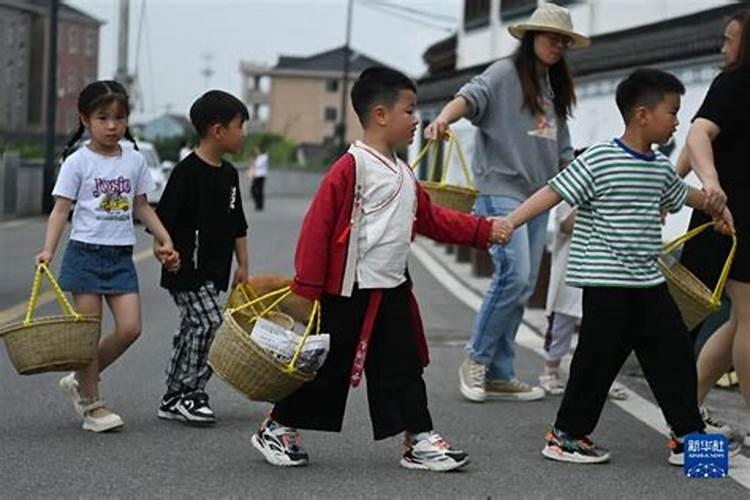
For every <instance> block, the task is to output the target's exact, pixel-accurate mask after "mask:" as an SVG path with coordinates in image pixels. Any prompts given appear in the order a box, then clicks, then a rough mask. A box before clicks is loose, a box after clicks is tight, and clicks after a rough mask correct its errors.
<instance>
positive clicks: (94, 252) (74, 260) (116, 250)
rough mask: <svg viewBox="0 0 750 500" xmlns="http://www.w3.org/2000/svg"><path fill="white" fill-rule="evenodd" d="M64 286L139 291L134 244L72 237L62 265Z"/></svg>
mask: <svg viewBox="0 0 750 500" xmlns="http://www.w3.org/2000/svg"><path fill="white" fill-rule="evenodd" d="M59 280H60V287H61V288H62V289H63V290H65V291H66V292H71V293H74V294H82V293H90V294H96V295H123V294H126V293H138V275H137V274H136V272H135V265H133V247H132V246H112V245H94V244H91V243H83V242H81V241H76V240H70V241H69V242H68V246H67V248H66V249H65V255H64V256H63V260H62V264H61V266H60V277H59Z"/></svg>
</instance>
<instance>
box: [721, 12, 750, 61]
mask: <svg viewBox="0 0 750 500" xmlns="http://www.w3.org/2000/svg"><path fill="white" fill-rule="evenodd" d="M732 21H735V22H737V23H739V25H740V29H741V30H742V33H741V35H740V43H739V51H738V52H737V60H736V61H733V62H732V63H730V64H728V65H727V67H726V68H724V69H725V70H727V71H734V70H738V69H741V68H750V9H744V10H740V11H738V12H735V13H734V14H733V15H732V16H731V17H730V18H729V21H728V22H727V24H729V23H731V22H732Z"/></svg>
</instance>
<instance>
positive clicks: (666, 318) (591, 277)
mask: <svg viewBox="0 0 750 500" xmlns="http://www.w3.org/2000/svg"><path fill="white" fill-rule="evenodd" d="M684 92H685V87H684V86H683V85H682V83H681V82H680V81H679V80H678V79H677V78H676V77H675V76H673V75H671V74H669V73H665V72H663V71H659V70H655V69H639V70H636V71H635V72H633V73H632V74H631V75H630V76H628V77H627V78H626V79H625V80H623V81H622V82H621V83H620V84H619V85H618V86H617V94H616V100H617V107H618V108H619V110H620V113H621V114H622V117H623V120H624V121H625V125H626V126H625V132H624V133H623V135H622V136H621V137H620V138H619V139H613V140H610V141H606V142H602V143H599V144H596V145H594V146H592V147H591V148H589V149H588V150H587V151H586V152H585V153H583V154H582V155H580V156H579V157H578V158H577V159H576V160H574V161H573V162H572V163H571V164H570V165H569V166H568V167H567V168H565V169H564V170H563V171H561V172H560V173H559V174H558V175H557V176H556V177H554V178H553V179H552V180H550V182H549V184H548V185H547V186H545V187H543V188H542V189H540V190H539V191H537V192H536V193H535V194H534V195H533V196H531V197H530V198H529V199H528V200H527V201H526V202H525V203H524V204H522V205H521V206H520V207H519V208H518V209H517V210H515V211H514V212H512V213H511V214H510V215H508V217H507V219H506V220H505V221H506V223H507V224H508V228H507V229H508V230H511V229H512V228H515V227H518V226H520V225H522V224H524V223H526V221H528V220H530V219H532V218H533V217H535V216H536V215H538V214H539V213H541V212H543V211H545V210H548V209H549V208H551V207H553V206H555V205H557V204H558V203H559V202H560V201H561V200H565V201H566V202H568V203H569V204H571V205H573V206H577V207H578V216H577V219H576V222H575V228H574V230H573V240H572V243H571V249H570V259H569V261H568V270H567V280H566V282H567V283H568V284H569V285H571V286H575V287H580V288H582V289H583V319H582V323H581V330H580V336H579V341H578V347H577V349H576V352H575V355H574V357H573V362H572V364H571V367H570V378H569V380H568V385H567V387H566V390H565V396H564V397H563V401H562V403H561V405H560V409H559V410H558V413H557V420H556V422H555V425H554V427H553V428H552V429H551V430H550V431H549V432H548V433H547V434H546V436H545V439H546V446H545V447H544V449H543V450H542V454H543V455H544V456H545V457H547V458H550V459H553V460H559V461H564V462H575V463H598V462H605V461H607V460H609V452H608V451H607V450H605V449H604V448H601V447H599V446H596V445H595V444H594V443H593V442H592V441H591V440H590V439H589V438H588V434H590V433H591V432H592V431H593V430H594V427H595V426H596V423H597V421H598V420H599V416H600V414H601V411H602V407H603V405H604V402H605V401H606V399H607V391H608V390H609V387H610V385H611V384H612V382H613V381H614V379H615V377H616V376H617V373H618V372H619V370H620V368H621V367H622V364H623V363H624V362H625V359H626V358H627V357H628V355H629V354H630V353H631V352H632V351H635V353H636V356H637V357H638V361H639V362H640V364H641V366H642V367H643V371H644V373H645V375H646V380H647V381H648V383H649V386H650V387H651V390H652V391H653V393H654V396H655V397H656V400H657V402H658V403H659V406H660V407H661V409H662V412H663V413H664V417H665V418H666V420H667V423H668V424H669V425H670V427H671V429H672V432H673V435H672V440H671V441H670V447H671V449H672V451H671V454H670V456H669V463H671V464H674V465H681V464H682V463H683V462H684V456H683V453H682V441H681V439H682V437H683V436H685V435H686V434H689V433H691V432H702V431H703V428H704V424H703V420H702V419H701V415H700V412H699V411H698V403H697V400H696V369H695V360H694V359H693V353H692V348H691V346H690V344H689V338H688V335H687V331H686V327H685V325H684V323H683V322H682V319H681V317H680V313H679V311H678V309H677V306H676V305H675V303H674V301H673V300H672V298H671V297H670V295H669V292H668V290H667V287H666V285H665V283H664V277H663V276H662V275H661V273H660V272H659V270H658V268H657V264H656V261H657V256H658V254H659V252H660V251H661V248H662V237H661V213H662V212H663V211H669V212H677V211H678V210H680V208H682V206H683V205H685V204H687V205H689V206H691V207H693V208H698V209H703V207H704V196H703V193H702V192H701V191H699V190H696V189H693V188H691V187H689V186H687V185H686V184H685V183H684V182H683V181H682V180H681V179H680V178H679V177H678V176H677V174H676V173H675V170H674V168H673V167H672V165H671V163H670V162H669V160H668V159H667V158H666V157H665V156H664V155H662V154H661V153H659V152H657V151H654V150H653V149H652V146H653V145H654V144H663V143H665V142H667V141H668V140H669V138H670V137H671V136H672V134H673V133H674V131H675V129H676V128H677V124H678V121H677V111H678V110H679V107H680V96H681V95H682V94H684ZM713 215H714V218H715V219H717V221H718V222H719V224H718V226H721V230H722V231H725V232H731V231H733V230H734V229H733V224H732V218H731V215H730V214H729V212H728V211H725V212H724V213H721V214H713Z"/></svg>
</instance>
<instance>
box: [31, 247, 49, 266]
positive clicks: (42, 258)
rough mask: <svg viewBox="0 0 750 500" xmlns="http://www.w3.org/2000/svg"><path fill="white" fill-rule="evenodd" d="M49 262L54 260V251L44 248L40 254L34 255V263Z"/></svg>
mask: <svg viewBox="0 0 750 500" xmlns="http://www.w3.org/2000/svg"><path fill="white" fill-rule="evenodd" d="M42 262H43V263H45V264H49V263H50V262H52V252H50V251H49V250H42V251H41V252H39V253H38V254H36V257H34V263H35V264H36V265H37V266H38V265H39V264H41V263H42Z"/></svg>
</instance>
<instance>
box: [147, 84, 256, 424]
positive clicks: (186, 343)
mask: <svg viewBox="0 0 750 500" xmlns="http://www.w3.org/2000/svg"><path fill="white" fill-rule="evenodd" d="M247 119H248V112H247V108H246V107H245V105H244V104H242V102H241V101H240V100H239V99H237V98H236V97H234V96H232V95H230V94H227V93H226V92H222V91H220V90H212V91H209V92H206V93H205V94H203V95H202V96H201V97H200V98H198V100H196V101H195V102H194V103H193V106H192V107H191V108H190V121H191V122H192V123H193V126H194V127H195V130H196V132H197V133H198V137H199V142H198V147H196V148H195V151H193V152H192V153H191V154H189V155H188V156H187V157H186V158H185V159H183V160H182V161H181V162H179V163H178V164H177V165H175V167H174V170H173V171H172V174H171V175H170V176H169V181H167V186H166V188H165V189H164V193H163V194H162V196H161V200H159V205H158V207H157V208H156V213H158V214H159V217H161V219H162V220H163V221H164V225H165V226H166V227H167V228H168V229H169V230H170V231H171V233H172V235H173V237H174V242H175V247H176V248H177V249H178V251H179V252H180V255H182V256H183V265H182V267H181V268H180V270H179V271H178V272H177V273H169V272H167V270H164V271H162V275H161V286H162V287H164V288H166V289H167V290H168V291H169V293H170V295H171V296H172V299H173V300H174V302H175V304H176V305H177V308H178V309H179V311H180V324H179V328H178V330H177V332H176V333H175V336H174V339H173V340H172V356H171V359H170V362H169V367H168V369H167V380H166V385H167V392H166V394H164V397H163V398H162V401H161V404H160V405H159V410H158V415H159V418H163V419H166V420H178V421H181V422H184V423H186V424H190V425H210V424H213V423H215V421H216V416H215V415H214V412H213V410H212V409H211V406H210V405H209V398H208V395H207V394H206V391H205V388H206V384H207V383H208V380H209V378H210V377H211V374H212V371H211V368H210V367H209V366H208V350H209V347H210V346H211V341H212V340H213V338H214V334H215V333H216V330H217V329H218V328H219V326H220V325H221V321H222V307H221V305H220V303H219V292H221V291H226V290H227V286H228V285H229V276H230V271H231V268H232V254H234V256H235V257H236V259H237V270H236V271H235V274H234V280H233V282H232V286H233V287H234V286H235V285H236V284H237V283H241V282H245V281H247V278H248V262H247V237H246V235H247V222H246V221H245V213H244V211H243V209H242V196H241V193H240V184H239V175H238V174H237V170H236V169H235V168H234V166H233V165H232V164H231V163H229V162H227V161H225V160H223V159H222V157H223V156H224V155H225V154H236V153H237V152H238V151H239V150H240V148H241V147H242V141H243V140H244V132H243V128H242V125H243V123H244V122H245V121H246V120H247Z"/></svg>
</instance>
